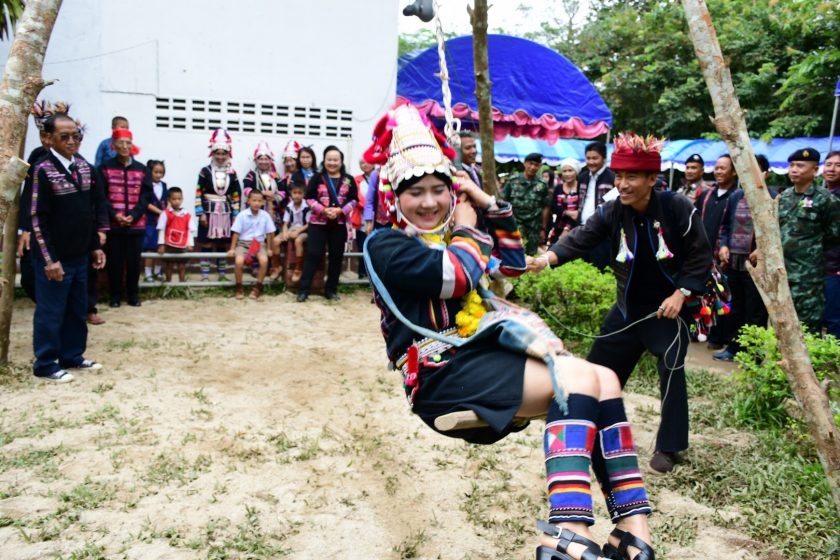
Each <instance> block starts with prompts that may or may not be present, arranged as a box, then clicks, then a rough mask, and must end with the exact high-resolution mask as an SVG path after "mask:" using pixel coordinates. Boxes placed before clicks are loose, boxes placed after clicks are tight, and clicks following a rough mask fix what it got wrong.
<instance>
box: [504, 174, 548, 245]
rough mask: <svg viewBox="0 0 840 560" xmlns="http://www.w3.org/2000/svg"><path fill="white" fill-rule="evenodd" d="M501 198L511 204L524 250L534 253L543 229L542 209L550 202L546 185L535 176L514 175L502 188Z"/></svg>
mask: <svg viewBox="0 0 840 560" xmlns="http://www.w3.org/2000/svg"><path fill="white" fill-rule="evenodd" d="M502 198H503V199H504V200H506V201H508V202H510V203H511V205H512V206H513V216H514V217H515V218H516V223H517V225H519V231H520V232H521V233H522V239H523V240H524V241H525V252H526V253H527V254H528V255H533V254H535V253H536V252H537V247H539V244H540V233H541V232H542V231H543V211H544V210H545V208H546V207H547V206H548V205H549V204H551V192H550V191H549V189H548V185H546V184H545V183H544V182H543V181H542V180H540V179H537V178H536V177H535V178H534V179H531V180H528V179H526V178H525V175H522V174H518V175H514V176H513V177H511V178H510V179H508V180H507V182H506V183H505V186H504V187H503V188H502Z"/></svg>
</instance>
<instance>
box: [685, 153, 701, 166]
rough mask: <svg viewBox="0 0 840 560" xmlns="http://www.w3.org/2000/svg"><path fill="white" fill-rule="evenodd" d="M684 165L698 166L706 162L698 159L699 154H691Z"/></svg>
mask: <svg viewBox="0 0 840 560" xmlns="http://www.w3.org/2000/svg"><path fill="white" fill-rule="evenodd" d="M685 162H686V163H699V164H700V165H703V164H705V163H706V162H704V161H703V158H701V157H700V154H691V155H690V156H688V159H687V160H685Z"/></svg>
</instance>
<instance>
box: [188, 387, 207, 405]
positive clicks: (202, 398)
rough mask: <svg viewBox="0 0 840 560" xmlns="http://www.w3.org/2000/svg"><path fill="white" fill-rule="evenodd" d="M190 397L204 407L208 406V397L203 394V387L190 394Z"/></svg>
mask: <svg viewBox="0 0 840 560" xmlns="http://www.w3.org/2000/svg"><path fill="white" fill-rule="evenodd" d="M190 396H191V397H192V398H194V399H195V400H197V401H198V402H200V403H201V404H203V405H205V406H207V405H209V404H210V397H208V396H207V393H205V392H204V387H202V388H200V389H196V390H195V391H193V392H192V393H190Z"/></svg>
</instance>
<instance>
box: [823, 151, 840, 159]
mask: <svg viewBox="0 0 840 560" xmlns="http://www.w3.org/2000/svg"><path fill="white" fill-rule="evenodd" d="M835 156H840V150H831V151H830V152H828V153H827V154H825V160H827V159H829V158H833V157H835ZM825 160H823V161H825Z"/></svg>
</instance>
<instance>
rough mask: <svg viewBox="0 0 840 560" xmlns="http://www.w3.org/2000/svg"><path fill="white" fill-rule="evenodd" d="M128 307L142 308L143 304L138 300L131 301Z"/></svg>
mask: <svg viewBox="0 0 840 560" xmlns="http://www.w3.org/2000/svg"><path fill="white" fill-rule="evenodd" d="M128 305H130V306H131V307H140V305H141V304H140V300H139V299H138V300H137V301H129V302H128Z"/></svg>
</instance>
